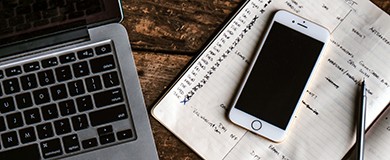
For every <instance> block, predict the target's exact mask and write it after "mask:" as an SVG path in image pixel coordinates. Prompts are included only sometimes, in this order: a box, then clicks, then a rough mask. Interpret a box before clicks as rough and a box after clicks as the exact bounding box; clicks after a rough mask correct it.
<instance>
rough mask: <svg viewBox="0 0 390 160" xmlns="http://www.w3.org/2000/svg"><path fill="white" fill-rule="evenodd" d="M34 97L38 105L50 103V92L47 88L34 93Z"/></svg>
mask: <svg viewBox="0 0 390 160" xmlns="http://www.w3.org/2000/svg"><path fill="white" fill-rule="evenodd" d="M33 96H34V101H35V104H36V105H40V104H44V103H47V102H50V97H49V90H48V89H47V88H42V89H40V90H36V91H34V92H33Z"/></svg>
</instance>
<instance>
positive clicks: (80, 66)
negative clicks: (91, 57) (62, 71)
mask: <svg viewBox="0 0 390 160" xmlns="http://www.w3.org/2000/svg"><path fill="white" fill-rule="evenodd" d="M72 68H73V72H74V76H75V77H82V76H86V75H89V68H88V63H87V62H79V63H75V64H73V65H72Z"/></svg>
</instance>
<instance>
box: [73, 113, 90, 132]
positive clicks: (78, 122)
mask: <svg viewBox="0 0 390 160" xmlns="http://www.w3.org/2000/svg"><path fill="white" fill-rule="evenodd" d="M72 125H73V129H74V130H75V131H78V130H82V129H86V128H88V127H89V125H88V119H87V116H86V115H85V114H82V115H77V116H74V117H72Z"/></svg>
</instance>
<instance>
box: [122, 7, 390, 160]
mask: <svg viewBox="0 0 390 160" xmlns="http://www.w3.org/2000/svg"><path fill="white" fill-rule="evenodd" d="M371 1H372V2H374V3H375V4H376V5H378V6H379V7H380V8H382V9H383V10H384V11H386V12H387V13H390V0H371ZM242 2H243V0H219V1H218V0H217V1H210V0H192V1H184V0H182V1H176V0H174V1H172V0H142V1H140V0H122V6H123V11H124V16H125V19H124V21H123V23H122V24H123V25H124V26H125V27H126V28H127V32H128V33H129V38H130V41H131V45H132V49H133V51H134V52H133V54H134V57H135V61H136V65H137V70H138V74H139V78H140V81H141V86H142V89H143V94H144V98H145V103H146V107H147V110H148V112H149V118H150V123H151V125H152V130H153V134H154V138H155V141H156V146H157V150H158V154H159V156H160V159H201V158H200V157H199V156H198V155H197V154H196V153H195V152H193V151H192V150H191V149H190V148H188V147H187V146H186V145H185V144H184V143H183V142H181V141H180V140H179V139H178V138H177V137H175V136H174V135H173V134H172V133H171V132H169V131H168V130H167V129H166V128H164V127H163V126H162V125H161V124H160V123H159V122H157V121H156V120H155V119H154V118H153V117H152V116H151V115H150V109H151V108H152V107H153V105H154V104H155V103H156V101H157V100H158V99H159V98H160V96H161V95H162V94H163V93H164V92H165V91H166V89H167V88H168V87H169V86H170V84H171V83H173V82H174V80H175V79H176V77H177V76H179V75H180V73H181V71H182V70H183V69H184V68H185V67H186V65H187V64H188V62H190V60H191V58H193V57H194V56H196V55H197V53H199V51H200V50H201V49H202V46H203V45H205V43H206V42H207V41H208V40H209V39H210V38H212V37H211V36H212V35H213V34H214V33H215V32H217V31H218V29H219V28H220V27H222V25H223V24H224V23H223V22H224V21H225V20H226V19H227V18H228V17H229V15H230V14H231V13H232V12H234V11H235V10H236V9H237V8H238V7H239V6H240V4H241V3H242Z"/></svg>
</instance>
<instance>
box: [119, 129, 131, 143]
mask: <svg viewBox="0 0 390 160" xmlns="http://www.w3.org/2000/svg"><path fill="white" fill-rule="evenodd" d="M116 137H117V138H118V140H124V139H129V138H131V137H133V132H132V131H131V129H127V130H124V131H120V132H118V133H116Z"/></svg>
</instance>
